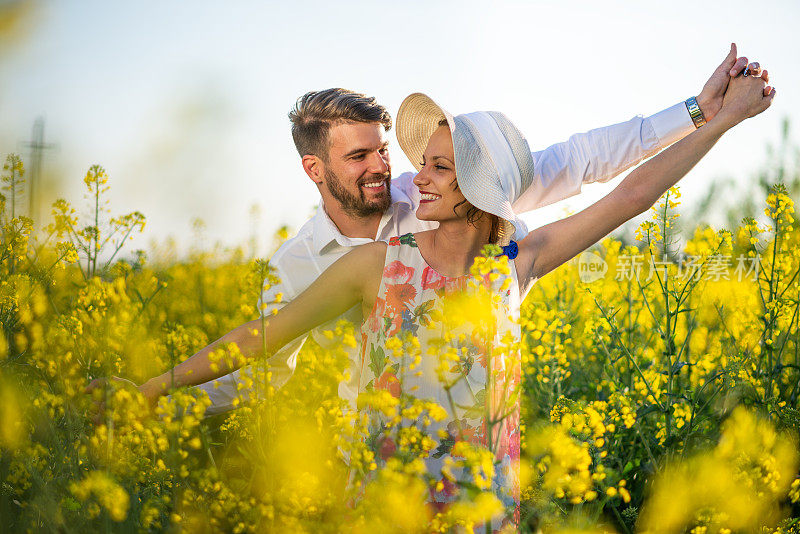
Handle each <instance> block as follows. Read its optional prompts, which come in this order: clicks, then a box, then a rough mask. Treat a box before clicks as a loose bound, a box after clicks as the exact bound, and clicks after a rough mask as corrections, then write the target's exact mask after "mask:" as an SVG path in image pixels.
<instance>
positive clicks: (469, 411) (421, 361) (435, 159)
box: [140, 76, 775, 501]
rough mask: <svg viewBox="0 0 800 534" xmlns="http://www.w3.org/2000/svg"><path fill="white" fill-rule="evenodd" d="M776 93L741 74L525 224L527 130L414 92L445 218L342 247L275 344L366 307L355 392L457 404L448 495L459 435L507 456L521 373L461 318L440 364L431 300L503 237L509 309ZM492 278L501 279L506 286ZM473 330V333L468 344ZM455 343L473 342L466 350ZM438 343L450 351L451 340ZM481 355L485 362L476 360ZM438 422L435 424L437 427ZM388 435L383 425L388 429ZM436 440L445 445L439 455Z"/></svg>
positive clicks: (280, 319) (277, 327)
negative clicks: (512, 394)
mask: <svg viewBox="0 0 800 534" xmlns="http://www.w3.org/2000/svg"><path fill="white" fill-rule="evenodd" d="M774 96H775V90H774V89H771V90H770V88H765V83H764V81H763V80H762V79H761V78H757V77H746V76H738V77H737V78H734V79H732V80H731V82H730V85H729V87H728V90H727V93H726V95H725V99H724V102H723V106H722V109H721V110H720V111H719V113H718V114H717V115H716V116H715V117H714V118H713V119H712V120H711V121H709V122H708V123H707V124H705V125H704V126H702V127H701V128H699V129H698V130H696V131H694V132H693V133H692V134H690V135H689V136H687V137H686V138H685V139H683V140H681V141H679V142H677V143H676V144H674V145H673V146H671V147H670V148H668V149H666V150H665V151H663V152H662V153H661V154H659V155H657V156H655V157H654V158H652V159H650V160H649V161H647V162H646V163H645V164H643V165H641V166H640V167H638V168H637V169H635V170H634V171H633V172H631V173H630V175H629V176H628V177H627V178H625V179H624V180H623V181H622V182H621V183H620V184H619V185H618V186H617V187H616V188H615V189H614V190H613V191H612V192H611V193H609V194H608V195H606V196H605V197H603V198H602V199H601V200H599V201H598V202H596V203H595V204H593V205H591V206H590V207H588V208H587V209H585V210H583V211H581V212H579V213H577V214H575V215H572V216H570V217H567V218H565V219H562V220H560V221H557V222H554V223H552V224H548V225H546V226H543V227H541V228H538V229H536V230H534V231H532V232H530V233H527V235H526V234H525V232H524V225H523V224H522V223H521V221H519V219H517V217H516V216H515V214H514V213H513V211H512V210H511V205H512V203H513V201H514V200H515V198H516V195H517V194H518V192H519V191H522V190H524V188H525V185H526V181H527V182H528V183H530V182H529V181H530V180H531V179H532V176H533V162H532V160H531V157H530V150H529V149H528V146H527V143H526V142H525V140H524V138H523V137H522V135H521V134H520V133H519V131H518V130H517V129H516V128H515V127H514V126H513V124H512V123H511V122H510V121H509V120H508V119H507V118H505V116H503V115H502V114H499V113H494V112H477V113H470V114H466V115H459V116H456V117H453V116H452V115H450V114H448V113H446V112H445V111H444V110H442V109H441V108H440V107H438V106H437V105H436V104H435V103H434V102H433V101H432V100H430V99H429V98H428V97H426V96H424V95H421V94H414V95H411V96H409V97H408V98H407V99H406V100H405V101H404V102H403V104H402V106H401V108H400V111H399V113H398V117H397V123H398V127H397V128H398V139H399V141H400V145H401V147H402V148H403V150H404V151H405V152H406V154H407V155H408V157H409V159H410V160H411V161H412V163H414V164H415V166H417V169H418V171H419V173H418V174H417V176H416V177H415V179H414V183H415V184H416V185H417V186H418V187H419V190H420V195H421V197H420V199H421V200H420V205H419V208H418V211H417V217H418V218H420V219H423V220H431V221H438V223H439V226H438V228H436V229H434V230H430V231H426V232H420V233H417V234H408V235H406V236H401V237H398V238H395V239H393V240H391V241H390V242H389V243H388V244H387V243H382V242H376V243H371V244H367V245H363V246H361V247H359V248H358V249H356V250H353V251H352V252H351V253H349V254H347V255H346V256H345V257H343V258H341V259H340V260H339V261H337V262H336V263H335V264H334V265H333V266H331V267H330V268H329V269H328V270H327V271H326V272H325V273H323V274H322V275H321V276H320V277H319V278H318V279H317V280H316V281H315V282H314V283H313V284H312V285H311V286H310V287H309V288H308V289H307V290H306V291H305V292H304V293H303V294H301V295H300V296H299V297H298V298H296V299H295V300H294V301H292V302H291V303H290V304H289V305H287V306H286V307H285V308H283V309H282V310H281V311H280V312H279V313H278V314H277V315H275V316H274V317H272V318H271V319H270V320H269V322H268V324H267V326H266V331H265V332H264V335H265V338H266V340H267V347H266V348H267V351H268V352H271V351H274V350H277V349H279V348H280V347H282V346H283V345H284V344H286V343H287V342H289V341H291V340H292V339H294V338H296V337H297V336H298V335H300V334H302V333H304V332H305V331H308V330H309V329H311V328H313V327H315V326H317V325H319V324H321V323H323V322H325V321H328V320H330V319H332V318H334V317H337V316H338V315H340V314H341V313H342V312H344V311H345V310H347V309H349V308H351V307H352V306H354V305H358V304H360V305H361V307H362V312H363V317H365V318H366V319H365V321H364V323H363V324H362V340H363V344H362V358H361V361H360V362H356V363H355V366H356V369H355V370H354V372H356V373H358V374H357V379H356V382H355V384H356V386H355V387H357V388H358V390H359V391H358V392H362V391H366V390H370V389H372V390H380V389H384V390H387V391H388V392H389V393H390V394H391V395H392V396H394V397H398V396H400V395H401V394H402V393H403V392H405V393H409V394H410V395H411V396H415V397H419V398H433V399H434V400H435V401H436V402H437V403H439V404H441V405H442V406H444V408H445V409H446V410H447V415H446V417H445V419H444V421H441V422H440V424H439V426H440V427H441V428H440V429H441V430H443V432H440V433H438V435H439V437H440V439H441V441H440V443H439V444H438V447H437V448H436V449H435V450H434V451H432V452H431V454H430V455H429V456H428V458H427V459H426V463H427V464H428V465H427V467H428V472H429V473H432V474H433V475H434V476H435V477H436V478H437V479H438V480H439V484H437V485H436V486H435V493H436V495H434V500H435V501H443V500H448V499H452V498H453V495H452V493H453V491H452V490H453V488H452V485H451V484H450V483H448V480H450V478H449V477H441V475H440V474H439V471H440V470H441V468H442V467H445V463H446V462H445V460H444V459H443V458H446V457H447V453H448V452H452V451H451V449H452V447H453V446H454V442H457V441H459V440H462V441H465V440H469V439H472V440H473V441H477V442H479V443H482V444H484V445H490V446H491V449H492V452H493V453H494V454H495V456H496V460H498V461H505V462H506V464H507V463H508V460H509V459H510V458H512V457H513V456H514V455H515V454H517V453H518V439H517V438H518V433H519V428H518V420H517V419H516V414H515V413H513V411H512V412H508V413H504V414H503V417H502V418H500V421H499V424H496V423H498V420H496V418H495V415H496V413H495V412H492V411H491V410H492V409H496V406H494V405H495V401H496V397H497V395H496V393H497V392H498V391H505V392H507V391H508V387H509V384H508V382H509V381H512V382H513V379H514V375H515V372H514V369H511V370H510V372H509V369H508V368H507V366H506V363H507V361H506V360H504V359H503V358H502V357H501V358H497V359H495V360H494V361H492V358H491V354H492V353H493V347H492V346H488V347H483V348H481V347H480V346H479V345H480V341H479V340H471V339H470V336H469V335H468V332H465V331H464V329H465V327H464V325H461V326H460V327H456V330H454V331H452V332H444V333H443V332H442V331H441V327H440V331H439V334H438V335H439V337H438V338H437V339H444V343H449V344H450V345H451V348H453V347H455V349H456V352H455V354H456V356H457V358H455V359H454V366H452V367H451V368H449V369H447V370H445V371H442V370H441V368H440V364H435V365H434V364H432V363H431V361H430V360H429V357H430V356H429V354H428V348H429V347H428V346H426V345H431V343H432V342H433V339H434V338H433V337H430V336H429V334H426V333H425V332H428V331H429V330H432V329H431V328H428V325H429V324H430V323H431V322H432V321H431V317H432V316H433V315H435V314H434V313H433V310H436V309H438V310H439V311H440V313H439V316H440V317H443V318H444V319H446V318H447V309H446V306H447V304H446V301H445V299H444V297H445V295H447V294H449V293H451V292H452V291H451V290H453V289H459V290H460V289H463V288H464V287H466V285H467V283H466V282H467V274H468V273H469V269H470V266H472V265H473V262H474V261H475V259H476V258H477V257H479V256H480V255H481V251H482V249H483V248H484V246H485V245H486V244H487V243H494V244H498V245H501V246H505V248H504V252H505V253H506V255H507V256H508V258H509V264H508V265H509V274H510V279H511V283H510V285H509V283H506V284H505V285H503V287H502V290H503V291H502V293H501V295H502V306H501V309H504V310H505V311H508V310H511V311H513V310H514V309H515V308H516V306H517V304H518V303H519V301H520V298H521V297H522V296H524V295H525V294H526V293H527V291H528V290H529V289H530V287H531V286H532V284H533V283H534V282H535V281H536V280H537V279H539V278H541V277H542V276H544V275H545V274H547V273H548V272H550V271H551V270H553V269H555V268H556V267H558V266H559V265H561V264H563V263H564V262H566V261H568V260H569V259H571V258H572V257H574V256H576V255H577V254H579V253H580V252H581V251H583V250H585V249H586V248H588V247H589V246H591V245H592V244H593V243H595V242H597V241H598V240H600V239H601V238H602V237H604V236H605V235H607V234H608V233H609V232H611V231H612V230H614V229H615V228H617V227H618V226H620V225H621V224H622V223H624V222H625V221H627V220H629V219H631V218H633V217H634V216H636V215H638V214H640V213H642V212H644V211H646V210H647V209H648V208H649V207H650V206H651V205H652V204H653V203H655V201H656V200H657V199H658V198H659V197H660V196H661V195H662V194H663V193H664V192H665V191H666V190H667V189H669V188H670V187H671V186H673V185H674V184H675V183H677V182H678V181H679V180H680V179H681V178H682V177H683V176H684V175H685V174H686V173H687V172H688V171H689V170H690V169H691V168H692V167H693V166H694V165H695V164H696V163H697V162H698V161H699V160H700V159H701V158H702V157H703V156H704V155H705V154H706V153H707V152H708V151H709V149H710V148H711V147H712V146H713V145H714V143H716V141H717V140H718V139H719V138H720V137H721V136H722V134H724V133H725V132H726V131H727V130H729V129H730V128H732V127H733V126H735V125H736V124H738V123H739V122H741V121H743V120H744V119H746V118H748V117H752V116H755V115H757V114H759V113H761V112H763V111H764V110H765V109H767V107H769V105H770V104H771V102H772V100H773V98H774ZM513 235H517V236H520V235H521V236H522V237H521V239H520V240H519V242H518V243H516V244H514V243H513V242H511V240H510V238H511V236H513ZM490 285H491V284H490ZM493 288H494V290H495V291H499V290H500V289H501V288H500V287H497V285H494V286H493ZM442 310H444V313H441V312H442ZM500 319H502V317H500ZM433 322H436V321H433ZM439 324H442V323H439ZM458 328H461V331H459V330H458ZM466 328H467V329H469V328H471V326H470V325H467V326H466ZM406 332H412V333H414V334H416V335H417V336H418V337H419V338H420V343H421V344H422V346H421V348H420V350H419V356H420V357H419V358H417V359H416V361H411V360H414V359H413V358H409V357H408V356H409V353H408V352H407V351H406V350H404V349H402V348H399V347H400V345H398V342H395V341H390V340H395V339H398V336H400V335H402V334H403V333H406ZM507 332H511V333H512V334H513V333H514V332H513V326H512V325H510V324H503V323H502V321H501V323H500V325H499V326H497V327H496V329H495V331H493V332H492V333H491V335H492V342H493V343H499V342H500V340H501V339H503V338H504V337H505V339H508V336H504V335H503V334H504V333H507ZM517 335H518V334H517ZM426 336H427V337H426ZM471 341H474V342H473V343H471V344H470V342H471ZM459 345H462V346H469V347H467V350H466V351H461V352H459ZM432 348H434V349H436V351H439V352H442V351H444V352H448V351H450V352H451V353H452V351H451V350H450V349H448V348H447V347H445V346H443V345H436V346H432ZM487 355H489V357H488V361H487ZM197 356H200V355H197ZM426 356H427V357H428V358H426ZM461 356H463V358H462V357H461ZM470 358H471V359H472V360H471V361H470ZM476 360H478V361H480V362H481V363H480V364H476V363H475V361H476ZM209 364H210V362H209V361H208V357H206V356H203V357H193V358H190V359H189V360H187V361H186V362H184V363H182V364H180V365H179V366H178V367H176V368H175V369H174V370H172V371H168V372H167V373H165V374H163V375H161V376H160V377H156V378H154V379H151V380H149V381H148V382H147V383H145V384H144V385H143V386H141V387H140V390H141V391H142V392H143V393H144V394H145V395H146V396H148V397H149V398H151V399H153V398H156V397H158V396H159V395H162V394H165V393H166V391H167V387H168V384H170V383H172V380H173V379H174V380H175V381H176V382H178V383H182V384H199V383H203V382H206V381H208V380H212V379H214V378H217V377H219V376H221V375H222V374H223V373H224V372H227V370H222V369H220V370H219V371H218V372H212V371H211V370H210V365H209ZM487 369H488V371H487ZM405 371H408V372H406V373H405V377H404V379H403V380H400V379H399V378H398V377H397V375H398V374H401V373H402V372H405ZM172 373H174V375H173V374H172ZM492 373H499V374H500V375H502V376H504V377H505V378H506V384H503V385H502V387H501V386H499V385H498V384H493V383H492V381H491V380H490V379H487V377H489V376H490V375H492ZM509 377H510V378H509ZM483 388H486V389H487V390H488V391H484V393H483V399H486V398H488V399H490V402H489V403H488V404H490V405H493V407H490V411H488V412H481V411H480V410H477V411H476V410H475V409H474V406H470V404H472V403H470V399H476V398H477V399H480V398H481V396H480V390H481V389H483ZM358 392H356V393H358ZM501 396H502V395H501ZM487 416H488V417H487ZM487 422H488V423H489V424H488V425H487ZM381 423H383V424H381ZM376 425H377V427H376V428H377V432H378V434H375V435H372V436H371V437H372V438H375V439H373V440H372V442H373V443H375V444H376V445H375V447H376V453H377V454H379V455H381V456H383V457H389V456H391V454H392V452H393V446H394V445H395V444H394V442H393V441H391V440H392V439H393V438H392V436H391V435H388V434H387V433H386V430H387V428H386V424H385V421H381V420H380V418H378V419H376ZM487 426H488V428H489V430H487ZM435 428H436V425H431V427H430V429H431V430H433V429H435ZM389 430H390V429H389ZM380 432H384V434H383V435H379V434H380ZM433 435H436V434H433ZM476 435H477V438H476ZM437 451H438V452H441V453H442V454H439V456H438V457H436V454H437ZM445 471H447V468H445ZM495 485H499V486H506V485H508V482H507V481H503V480H500V479H498V480H495ZM496 493H497V494H498V495H500V496H501V498H502V497H505V498H508V497H509V496H510V497H512V498H514V497H515V495H509V494H508V492H502V491H497V492H496Z"/></svg>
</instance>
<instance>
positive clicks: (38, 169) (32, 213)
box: [22, 117, 57, 226]
mask: <svg viewBox="0 0 800 534" xmlns="http://www.w3.org/2000/svg"><path fill="white" fill-rule="evenodd" d="M22 147H23V148H27V149H30V151H31V152H30V154H31V159H30V164H29V167H28V172H27V174H28V177H29V178H28V206H29V207H28V216H29V217H30V218H31V219H33V224H34V226H36V225H37V224H39V223H40V221H41V219H39V215H40V213H39V202H37V200H38V198H37V195H38V194H40V192H39V189H40V187H41V175H42V156H43V155H44V151H45V150H50V149H53V148H56V147H57V145H55V144H52V143H45V142H44V119H43V118H42V117H37V119H36V120H35V121H34V122H33V131H32V132H31V140H30V141H29V142H27V143H22Z"/></svg>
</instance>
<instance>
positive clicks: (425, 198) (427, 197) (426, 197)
mask: <svg viewBox="0 0 800 534" xmlns="http://www.w3.org/2000/svg"><path fill="white" fill-rule="evenodd" d="M419 198H420V200H419V203H420V204H425V203H428V202H433V201H435V200H439V199H440V198H442V195H437V194H436V193H429V192H428V191H423V190H422V189H420V190H419Z"/></svg>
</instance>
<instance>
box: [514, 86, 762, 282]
mask: <svg viewBox="0 0 800 534" xmlns="http://www.w3.org/2000/svg"><path fill="white" fill-rule="evenodd" d="M765 93H766V91H765V82H764V80H763V79H762V78H757V77H743V76H738V77H737V78H734V79H732V80H731V82H730V85H729V87H728V91H727V93H726V94H725V99H724V102H723V105H722V109H721V110H720V111H719V113H718V114H717V115H716V116H715V117H714V118H713V119H712V120H711V121H709V122H708V123H707V124H706V125H704V126H703V127H702V128H699V129H698V130H696V131H694V132H692V133H691V134H689V135H688V136H686V137H685V138H683V139H682V140H680V141H678V142H677V143H675V144H674V145H672V146H671V147H669V148H668V149H666V150H665V151H663V152H661V153H660V154H658V155H657V156H655V157H654V158H652V159H651V160H649V161H647V162H646V163H644V164H643V165H641V166H640V167H638V168H637V169H635V170H634V171H633V172H631V173H630V174H629V175H628V176H627V177H626V178H625V179H624V180H623V181H622V182H621V183H620V184H619V185H618V186H617V187H616V188H615V189H614V190H613V191H612V192H611V193H609V194H608V195H606V196H605V197H603V198H601V199H600V200H599V201H597V202H595V203H594V204H592V205H591V206H589V207H588V208H586V209H585V210H583V211H581V212H579V213H576V214H575V215H572V216H570V217H566V218H564V219H562V220H560V221H556V222H554V223H551V224H548V225H545V226H543V227H541V228H537V229H536V230H534V231H532V232H531V233H529V234H528V236H527V237H526V238H525V239H523V240H522V241H521V242H520V244H519V255H518V257H517V260H516V262H515V263H516V265H517V273H518V276H519V280H520V285H521V288H522V289H523V290H526V289H527V288H529V287H530V284H531V283H532V282H533V281H534V280H535V279H537V278H540V277H542V276H544V275H545V274H547V273H548V272H550V271H552V270H553V269H555V268H556V267H558V266H559V265H561V264H562V263H564V262H566V261H568V260H569V259H571V258H573V257H575V256H576V255H577V254H579V253H580V252H582V251H584V250H586V249H587V248H588V247H589V246H591V245H592V244H594V243H596V242H597V241H599V240H600V239H602V238H603V237H604V236H606V235H608V234H609V233H610V232H611V231H612V230H614V229H615V228H617V227H619V226H620V225H621V224H622V223H624V222H625V221H628V220H630V219H632V218H633V217H635V216H636V215H639V214H640V213H643V212H644V211H646V210H647V209H648V208H649V207H650V206H652V205H653V204H654V203H655V202H656V201H657V200H658V198H659V197H660V196H661V195H662V194H664V192H665V191H667V190H668V189H669V188H670V187H672V186H673V185H675V184H676V183H677V182H678V181H679V180H680V179H681V178H683V177H684V176H685V175H686V173H688V172H689V171H690V170H691V169H692V167H694V166H695V164H696V163H697V162H698V161H700V159H702V158H703V156H705V155H706V153H708V151H709V150H710V149H711V147H712V146H714V144H715V143H716V142H717V141H718V140H719V138H720V137H722V134H724V133H725V132H726V131H728V130H729V129H730V128H732V127H733V126H735V125H736V124H738V123H740V122H741V121H743V120H745V119H746V118H748V117H753V116H755V115H758V114H759V113H761V112H762V111H764V110H765V109H767V108H768V107H769V105H770V104H771V103H772V99H773V97H774V96H775V91H774V89H773V90H772V91H770V92H769V94H768V96H764V95H765Z"/></svg>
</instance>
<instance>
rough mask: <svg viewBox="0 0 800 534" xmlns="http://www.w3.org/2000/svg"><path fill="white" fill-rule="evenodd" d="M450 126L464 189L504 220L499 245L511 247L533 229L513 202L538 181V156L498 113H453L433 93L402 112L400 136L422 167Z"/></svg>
mask: <svg viewBox="0 0 800 534" xmlns="http://www.w3.org/2000/svg"><path fill="white" fill-rule="evenodd" d="M442 119H445V120H446V121H447V124H448V125H449V126H450V133H451V135H452V138H453V150H454V153H455V158H456V161H455V164H456V179H457V180H458V187H459V189H460V190H461V192H462V193H463V194H464V197H465V198H466V199H467V201H469V203H470V204H472V205H473V206H475V207H476V208H478V209H481V210H483V211H485V212H488V213H491V214H493V215H497V216H498V217H500V220H501V223H502V224H501V225H500V226H501V228H500V233H499V239H498V243H497V244H498V245H500V246H505V245H508V243H509V241H510V240H511V238H512V237H513V236H514V235H515V234H516V235H517V237H518V238H521V237H522V236H524V235H525V234H527V231H528V229H527V227H526V226H525V223H524V222H522V221H521V220H520V219H519V218H518V217H517V216H516V214H515V213H514V210H513V209H512V208H511V205H512V204H513V203H514V201H516V200H517V198H519V196H520V195H521V194H522V193H523V192H524V191H525V190H526V189H528V187H530V185H531V183H533V157H532V156H531V150H530V148H529V147H528V142H527V141H526V140H525V137H524V136H523V135H522V133H521V132H520V131H519V130H518V129H517V127H516V126H514V124H513V123H512V122H511V121H510V120H509V119H508V117H506V116H505V115H503V114H502V113H500V112H498V111H476V112H474V113H465V114H463V115H456V116H453V115H451V114H450V113H448V112H447V111H445V110H444V109H442V108H441V107H440V106H439V105H438V104H436V102H434V101H433V100H432V99H431V98H430V97H428V96H426V95H424V94H422V93H414V94H411V95H409V96H408V97H406V99H405V100H403V103H402V104H400V110H399V111H398V112H397V140H398V142H399V143H400V148H402V149H403V152H405V153H406V156H408V159H409V160H411V163H412V164H413V165H414V167H415V168H416V169H417V171H419V170H420V162H421V161H422V153H423V152H424V151H425V147H426V146H427V145H428V139H430V137H431V135H433V132H434V131H436V128H438V126H439V122H440V121H441V120H442Z"/></svg>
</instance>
